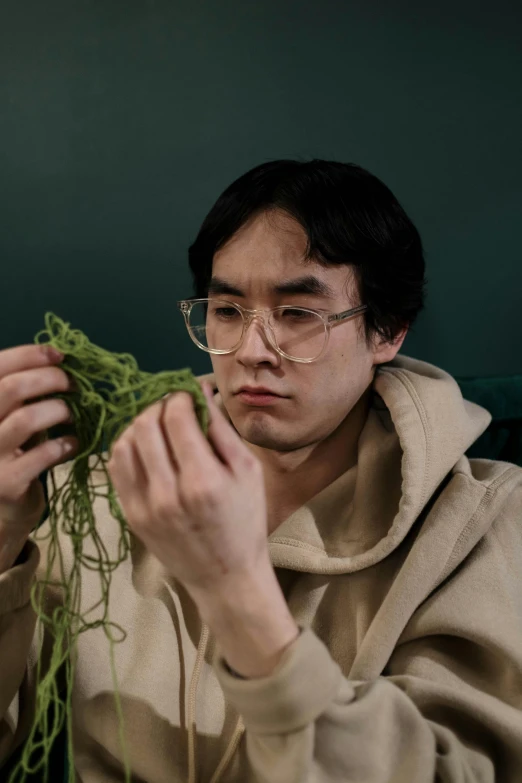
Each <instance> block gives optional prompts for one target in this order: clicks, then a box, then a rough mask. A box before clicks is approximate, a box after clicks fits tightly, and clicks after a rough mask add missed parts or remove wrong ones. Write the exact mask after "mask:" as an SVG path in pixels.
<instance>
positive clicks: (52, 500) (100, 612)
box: [9, 312, 208, 783]
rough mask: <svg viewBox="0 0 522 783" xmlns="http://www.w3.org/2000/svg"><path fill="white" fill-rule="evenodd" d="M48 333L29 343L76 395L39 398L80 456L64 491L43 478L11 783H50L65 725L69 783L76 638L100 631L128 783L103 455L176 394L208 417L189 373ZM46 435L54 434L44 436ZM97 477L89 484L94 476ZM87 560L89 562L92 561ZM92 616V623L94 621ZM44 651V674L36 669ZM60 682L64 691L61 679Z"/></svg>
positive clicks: (59, 328) (112, 505) (123, 545)
mask: <svg viewBox="0 0 522 783" xmlns="http://www.w3.org/2000/svg"><path fill="white" fill-rule="evenodd" d="M45 326H46V328H45V329H42V330H41V331H40V332H38V333H37V334H36V336H35V338H34V341H35V343H37V344H40V343H43V342H46V343H47V344H49V345H51V346H52V347H54V348H57V349H58V350H59V351H61V352H62V353H63V354H64V359H63V361H62V363H61V364H60V366H61V368H62V369H63V370H64V371H65V372H66V373H68V374H69V375H70V376H71V377H72V378H74V380H75V382H76V390H75V391H73V392H68V393H67V394H61V393H57V394H52V395H49V396H47V397H41V398H39V399H51V398H56V399H62V400H64V401H65V402H66V403H67V405H68V406H69V408H70V410H71V412H72V414H73V425H72V426H73V428H74V434H75V435H76V437H77V438H78V442H79V447H78V452H77V455H76V456H75V457H74V458H73V460H71V463H67V464H68V465H69V464H70V468H69V473H68V475H67V477H66V480H65V482H64V483H63V484H62V485H61V486H60V487H59V486H57V483H56V475H55V473H54V470H53V469H51V470H50V471H49V483H50V485H51V491H50V492H49V500H48V521H47V522H46V525H45V527H47V530H44V529H43V528H40V529H38V530H37V531H36V532H35V533H34V539H35V541H46V542H47V546H46V550H47V563H46V568H45V574H44V576H43V577H41V578H40V579H38V580H36V581H35V583H34V584H33V587H32V589H31V602H32V605H33V608H34V610H35V612H36V615H37V618H38V621H39V623H38V626H37V627H38V629H39V632H38V637H39V639H38V641H39V647H38V649H39V650H40V651H41V652H40V654H39V656H38V660H37V665H36V702H35V713H34V720H33V724H32V727H31V730H30V732H29V735H28V738H27V740H26V742H25V744H24V747H23V749H22V752H21V755H20V758H19V760H18V762H17V764H16V765H15V767H14V769H13V770H12V772H11V775H10V778H9V783H24V782H25V780H26V778H27V775H28V774H34V773H35V772H38V771H39V772H40V775H41V776H42V777H41V779H42V780H43V783H49V759H50V752H51V749H52V746H53V744H54V742H55V740H56V738H57V737H58V735H59V734H60V732H61V731H62V729H63V727H64V725H65V724H66V725H67V737H68V744H67V758H68V765H69V783H74V759H73V752H74V749H73V743H72V690H73V681H74V673H75V657H76V652H77V642H78V638H79V636H80V634H82V633H85V632H86V631H88V630H90V629H94V628H99V627H102V628H103V630H104V633H105V635H106V636H107V639H108V642H109V662H110V668H111V673H112V680H113V685H114V698H115V707H116V713H117V716H118V725H119V739H120V744H121V747H122V754H123V760H124V768H125V780H126V783H130V779H131V778H130V774H131V773H130V764H129V759H128V754H127V749H126V746H125V741H124V716H123V710H122V705H121V700H120V695H119V689H118V682H117V676H116V663H115V651H114V645H115V644H117V643H120V642H123V641H124V639H125V637H126V633H125V630H124V629H123V628H121V626H119V625H118V624H117V623H115V622H112V621H111V620H110V619H109V594H110V585H111V580H112V574H113V573H114V571H115V570H116V568H118V566H119V565H120V563H122V562H123V561H124V560H125V559H126V558H127V556H128V554H129V551H130V548H131V536H130V530H129V527H128V525H127V522H126V520H125V517H124V515H123V513H122V510H121V508H120V505H119V503H118V500H117V497H116V493H115V490H114V488H113V486H112V483H111V480H110V477H109V474H108V472H107V467H106V466H107V462H108V461H109V455H110V449H111V446H112V444H113V443H114V442H115V441H116V440H117V438H118V437H119V435H120V434H121V433H122V432H123V431H124V429H125V428H126V427H127V426H128V425H129V424H130V422H131V421H132V420H133V419H134V418H135V417H136V416H138V415H139V414H140V413H141V412H142V411H143V410H145V408H147V407H148V406H149V405H151V404H152V403H154V402H156V401H158V400H159V399H161V398H162V397H163V396H164V395H165V394H167V393H169V392H173V391H187V392H189V393H190V394H191V395H192V398H193V402H194V408H195V412H196V416H197V419H198V421H199V424H200V426H201V428H202V430H203V432H204V434H205V435H206V434H207V432H208V408H207V403H206V399H205V396H204V394H203V391H202V389H201V386H200V385H199V383H198V381H197V380H196V378H195V377H194V375H193V374H192V372H191V370H190V369H183V370H177V371H163V372H159V373H155V374H153V373H148V372H143V371H141V370H140V369H139V367H138V365H137V362H136V360H135V358H134V357H133V356H132V355H131V354H129V353H111V352H109V351H107V350H105V349H103V348H101V347H99V346H97V345H94V344H93V343H91V342H90V341H89V340H88V338H87V337H86V336H85V334H83V332H81V331H79V330H78V329H71V328H70V324H69V323H65V322H64V321H62V320H61V319H60V318H59V317H58V316H57V315H55V314H54V313H51V312H48V313H46V315H45ZM51 435H52V430H51V431H50V432H49V433H47V437H50V436H51ZM95 473H96V475H97V476H100V474H101V476H102V480H101V481H100V480H99V478H97V480H96V482H95V481H94V480H93V476H94V474H95ZM97 498H103V499H104V500H105V501H106V502H107V504H108V507H109V511H110V513H111V516H112V517H113V518H114V519H115V520H116V521H117V522H118V525H119V534H120V537H119V542H118V551H117V554H116V556H114V554H113V555H112V556H111V554H110V553H109V552H108V550H107V548H106V546H105V543H104V540H103V531H101V530H98V529H97V527H96V518H95V514H94V509H93V506H94V503H95V501H96V499H97ZM65 541H67V542H68V545H70V547H71V549H72V560H71V558H69V560H71V563H72V564H71V565H70V566H69V568H68V569H66V566H65V558H64V552H63V543H64V542H65ZM93 552H94V554H93ZM82 569H89V570H91V571H97V572H98V573H99V579H100V592H101V598H100V599H99V600H98V601H96V602H95V603H94V604H93V605H92V606H90V607H87V608H84V607H83V605H82V589H81V588H82V579H81V575H82ZM95 612H97V615H94V616H93V617H91V615H93V613H95ZM43 650H45V651H46V653H45V666H44V665H43V662H42V658H43ZM60 672H63V673H64V675H65V685H64V688H63V690H64V691H65V692H63V691H62V690H61V689H60V687H59V673H60Z"/></svg>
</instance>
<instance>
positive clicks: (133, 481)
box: [107, 433, 147, 523]
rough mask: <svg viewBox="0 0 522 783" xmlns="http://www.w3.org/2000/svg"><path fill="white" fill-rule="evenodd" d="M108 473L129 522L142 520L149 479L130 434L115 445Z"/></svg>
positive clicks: (108, 465)
mask: <svg viewBox="0 0 522 783" xmlns="http://www.w3.org/2000/svg"><path fill="white" fill-rule="evenodd" d="M107 472H108V474H109V477H110V479H111V483H112V485H113V487H114V489H115V490H116V493H117V495H118V500H119V502H120V505H121V507H122V509H123V513H124V514H125V517H126V519H127V521H128V522H130V523H131V522H132V521H134V520H140V519H142V518H143V516H144V511H145V509H144V505H145V497H146V484H147V477H146V474H145V472H144V470H143V466H142V464H141V460H140V457H139V454H138V452H137V450H136V449H135V447H134V444H133V440H132V438H131V437H130V436H129V434H128V433H127V434H126V436H125V438H124V439H123V438H120V439H119V440H118V441H117V442H116V443H115V444H114V446H113V449H112V453H111V458H110V460H109V462H108V463H107Z"/></svg>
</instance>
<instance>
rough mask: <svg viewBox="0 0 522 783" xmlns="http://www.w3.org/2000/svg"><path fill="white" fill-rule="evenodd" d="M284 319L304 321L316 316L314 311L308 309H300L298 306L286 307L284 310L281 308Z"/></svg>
mask: <svg viewBox="0 0 522 783" xmlns="http://www.w3.org/2000/svg"><path fill="white" fill-rule="evenodd" d="M281 313H282V314H283V317H284V318H285V319H287V320H288V319H290V320H292V321H306V320H311V319H312V318H315V317H317V316H314V313H309V312H308V310H301V309H300V308H299V307H287V308H286V309H285V310H281Z"/></svg>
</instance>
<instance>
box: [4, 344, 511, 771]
mask: <svg viewBox="0 0 522 783" xmlns="http://www.w3.org/2000/svg"><path fill="white" fill-rule="evenodd" d="M374 391H375V394H374V396H373V405H372V407H371V409H370V412H369V416H368V419H367V422H366V425H365V427H364V429H363V432H362V434H361V437H360V440H359V452H358V463H357V466H356V467H354V468H352V469H350V470H348V471H347V472H346V473H345V474H343V475H342V476H340V477H339V478H338V479H337V480H336V481H334V482H333V483H332V484H330V485H329V486H328V487H326V488H325V489H324V490H323V491H322V492H320V493H319V494H318V495H316V496H315V497H314V498H313V499H312V500H311V501H310V502H308V503H307V504H306V505H305V506H303V507H302V508H300V509H299V510H298V511H296V512H295V513H294V514H292V515H291V516H290V517H289V518H288V519H286V520H285V521H284V522H283V523H282V524H281V525H280V527H279V528H278V529H277V530H276V531H275V532H274V533H273V534H272V535H271V536H270V552H271V556H272V562H273V564H274V566H275V568H276V572H277V574H278V577H279V580H280V584H281V586H282V589H283V591H284V594H285V597H286V599H287V601H288V605H289V607H290V609H291V611H292V613H293V615H294V617H295V618H296V620H297V622H298V623H299V625H300V626H301V627H302V629H303V631H302V633H301V635H300V637H299V638H298V639H297V640H296V641H295V642H294V644H293V645H292V646H291V647H290V648H289V649H288V650H287V651H286V653H285V655H284V656H283V659H282V660H281V662H280V664H279V665H278V667H277V669H276V670H275V671H274V673H273V674H271V675H270V676H269V677H266V678H261V679H255V680H241V679H237V678H235V677H233V676H232V675H231V673H229V672H228V671H227V669H226V668H225V666H224V665H223V660H222V658H221V656H220V654H219V649H216V648H215V645H214V644H213V640H212V639H211V638H210V639H209V638H208V635H207V631H206V629H205V628H203V629H202V627H201V623H200V621H199V618H198V615H197V612H196V611H195V607H194V605H193V604H192V602H191V600H190V598H189V597H188V595H187V593H186V592H185V590H184V589H183V588H182V586H181V585H180V584H178V583H177V582H176V581H175V580H173V579H172V578H170V577H169V576H168V575H167V574H166V573H165V571H164V569H163V567H162V566H161V565H160V564H159V562H158V561H157V560H156V559H155V558H154V557H153V556H152V555H150V554H148V553H147V552H146V551H145V550H144V548H143V546H142V545H141V544H140V543H139V542H138V541H135V545H134V548H133V550H132V555H131V557H130V558H129V559H128V560H127V561H126V562H125V563H124V564H122V565H121V566H120V567H119V568H118V569H117V570H116V572H115V575H114V580H113V584H112V588H111V605H110V616H111V619H112V620H113V621H115V622H117V623H118V624H119V625H121V626H122V627H123V628H124V629H125V630H126V631H127V633H128V636H127V639H126V640H125V642H124V643H122V644H119V645H117V646H116V648H115V654H116V662H117V671H118V681H119V687H120V691H121V694H122V697H121V698H122V704H123V710H124V715H125V731H126V739H127V747H128V750H129V756H130V762H131V765H132V770H133V781H136V783H143V782H145V781H146V783H181V782H183V783H186V782H187V781H189V782H190V783H195V781H199V783H209V782H210V781H212V783H217V781H220V783H226V781H228V782H230V783H231V782H232V781H236V782H237V783H239V782H241V783H254V781H256V783H305V781H306V783H341V781H342V783H347V782H350V783H385V782H386V783H391V781H393V783H410V781H411V783H434V781H441V782H444V783H450V782H451V783H472V781H473V783H479V781H480V783H490V782H492V781H498V782H499V783H515V781H522V576H521V575H522V469H520V468H518V467H516V466H514V465H511V464H509V463H502V462H492V461H488V460H471V461H470V460H468V459H467V458H466V457H465V456H463V454H464V452H465V451H466V450H467V448H468V447H469V446H470V445H471V444H472V443H473V442H474V441H475V440H476V439H477V438H478V437H479V435H481V433H482V432H483V431H484V430H485V429H486V427H487V425H488V423H489V421H490V418H491V417H490V414H489V413H487V412H486V411H485V410H484V409H482V408H480V407H478V406H477V405H474V404H473V403H471V402H468V401H465V400H463V399H462V396H461V394H460V391H459V388H458V386H457V384H456V382H455V381H454V380H453V379H452V378H451V377H450V376H449V375H448V374H447V373H445V372H444V371H442V370H440V369H438V368H436V367H434V366H432V365H429V364H427V363H425V362H420V361H417V360H413V359H410V358H407V357H405V356H402V355H399V356H398V357H397V358H396V359H395V360H394V361H393V362H392V363H391V364H388V365H386V366H384V367H382V368H380V369H379V371H378V373H377V375H376V378H375V381H374ZM218 401H220V399H219V395H218ZM67 470H68V466H63V467H61V468H60V469H58V470H57V471H55V473H56V475H57V476H59V477H61V478H58V479H57V480H58V483H59V484H61V482H62V481H63V480H65V477H66V475H67ZM95 512H96V517H97V522H98V526H99V528H100V530H103V532H104V536H105V540H106V544H107V546H108V547H110V548H112V549H113V551H115V548H116V546H117V542H118V538H119V534H118V526H117V524H116V523H115V522H114V520H113V519H112V517H111V516H110V514H109V512H108V507H107V504H106V502H105V501H104V500H103V499H102V498H97V500H96V501H95ZM65 545H66V543H65ZM39 548H40V549H42V551H44V550H43V544H42V543H40V544H38V546H37V545H35V544H34V543H33V542H29V543H28V544H27V547H26V559H25V561H24V562H22V563H21V564H19V565H17V566H15V567H14V568H12V569H11V570H10V571H9V572H7V573H6V574H4V575H3V576H1V577H0V759H2V760H4V759H6V758H7V757H8V756H9V754H10V753H11V752H12V750H13V748H14V747H15V746H16V745H17V744H19V743H20V742H21V741H22V739H23V737H24V736H25V735H26V732H27V727H28V722H29V721H30V719H31V707H30V705H31V700H30V698H29V697H30V694H31V692H32V690H33V687H34V683H33V680H34V660H35V655H36V654H37V652H36V645H35V641H34V639H33V630H34V618H33V613H32V610H31V609H30V607H29V605H28V594H29V588H30V584H31V580H32V579H33V575H34V573H35V571H37V566H38V560H39ZM44 561H45V557H44V556H43V555H42V558H41V565H40V568H42V567H43V565H44ZM99 595H100V591H99V585H98V577H97V576H96V574H93V573H92V572H89V571H86V572H85V573H84V577H83V602H84V606H85V608H87V607H88V606H90V605H92V604H93V603H94V602H95V600H96V598H97V597H99ZM198 648H199V649H198ZM17 694H18V695H17ZM73 716H74V717H73V725H74V733H73V738H74V747H75V767H76V775H77V780H78V781H79V782H80V781H81V783H116V781H121V780H123V777H122V752H121V748H120V745H119V740H118V719H117V714H116V710H115V706H114V699H113V686H112V679H111V672H110V666H109V658H108V646H107V640H106V637H105V636H104V634H103V631H102V630H92V631H89V632H87V633H85V634H83V635H82V637H81V638H80V643H79V651H78V664H77V671H76V679H75V684H74V698H73ZM0 777H1V771H0ZM53 783H54V782H53Z"/></svg>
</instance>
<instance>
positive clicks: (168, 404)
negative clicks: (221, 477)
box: [163, 392, 219, 478]
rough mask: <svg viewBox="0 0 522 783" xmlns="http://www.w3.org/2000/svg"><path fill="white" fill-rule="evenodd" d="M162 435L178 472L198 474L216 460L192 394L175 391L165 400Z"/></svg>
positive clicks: (210, 467)
mask: <svg viewBox="0 0 522 783" xmlns="http://www.w3.org/2000/svg"><path fill="white" fill-rule="evenodd" d="M163 425H164V431H165V437H166V439H167V441H168V444H169V447H170V449H171V450H172V454H173V456H174V459H175V461H176V464H177V465H178V472H179V475H180V478H181V474H183V473H190V474H193V475H196V474H201V472H204V471H207V470H209V471H212V470H214V469H215V467H216V465H218V464H219V462H218V460H217V459H216V456H215V454H213V452H212V448H211V446H210V444H209V442H208V440H207V438H206V437H205V436H204V434H203V432H202V430H201V427H200V425H199V422H198V420H197V417H196V412H195V410H194V405H193V401H192V396H191V395H190V394H188V393H187V392H175V393H174V394H172V395H171V396H170V397H168V398H167V399H166V400H165V410H164V414H163Z"/></svg>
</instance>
